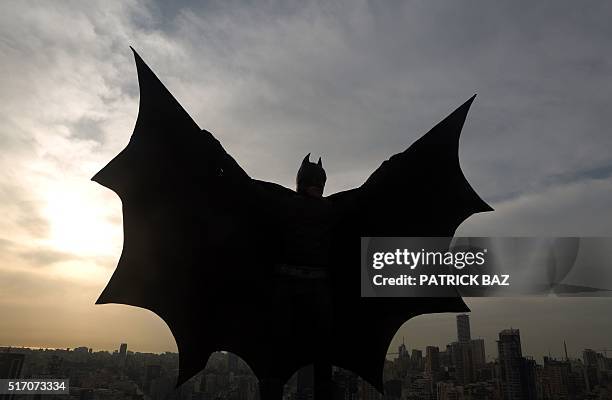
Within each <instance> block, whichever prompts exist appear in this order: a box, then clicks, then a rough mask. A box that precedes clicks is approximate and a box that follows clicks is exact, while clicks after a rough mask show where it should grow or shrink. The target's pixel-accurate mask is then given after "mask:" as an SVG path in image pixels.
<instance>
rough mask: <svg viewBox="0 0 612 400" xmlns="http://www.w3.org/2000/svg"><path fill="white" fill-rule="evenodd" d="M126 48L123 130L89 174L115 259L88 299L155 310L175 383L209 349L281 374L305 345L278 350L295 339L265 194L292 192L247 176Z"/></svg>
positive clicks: (298, 362)
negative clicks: (175, 368)
mask: <svg viewBox="0 0 612 400" xmlns="http://www.w3.org/2000/svg"><path fill="white" fill-rule="evenodd" d="M134 55H135V59H136V66H137V71H138V81H139V86H140V106H139V113H138V119H137V122H136V126H135V128H134V132H133V134H132V137H131V139H130V142H129V144H128V145H127V147H126V148H125V149H124V150H123V151H121V152H120V153H119V154H118V155H117V156H116V157H115V158H114V159H113V160H112V161H111V162H110V163H109V164H108V165H106V166H105V167H104V168H103V169H102V170H101V171H100V172H98V173H97V174H96V175H95V176H94V177H93V180H94V181H96V182H98V183H100V184H101V185H103V186H105V187H107V188H109V189H111V190H113V191H114V192H115V193H116V194H117V195H118V196H119V197H120V199H121V202H122V206H123V227H124V244H123V250H122V254H121V258H120V260H119V263H118V265H117V268H116V270H115V272H114V274H113V275H112V277H111V279H110V281H109V283H108V285H107V286H106V288H105V289H104V291H103V292H102V294H101V295H100V297H99V299H98V300H97V302H96V303H97V304H106V303H120V304H127V305H132V306H137V307H142V308H145V309H148V310H150V311H152V312H154V313H155V314H157V315H158V316H159V317H161V318H162V319H163V320H164V321H165V323H166V324H167V325H168V327H169V328H170V330H171V331H172V334H173V335H174V338H175V340H176V343H177V346H178V350H179V360H180V361H179V377H178V384H181V383H183V382H184V381H186V380H187V379H189V378H190V377H192V376H193V375H195V374H196V373H198V372H199V371H200V370H202V369H203V368H204V367H205V365H206V362H207V360H208V358H209V356H210V354H211V353H212V352H214V351H220V350H225V351H230V352H232V353H235V354H237V355H239V356H240V357H242V358H244V359H245V360H246V361H247V362H248V363H249V365H250V366H251V368H252V369H253V371H254V372H255V373H256V374H257V376H258V377H259V378H260V379H262V378H263V379H266V378H270V377H274V378H277V379H281V380H283V381H284V380H287V379H288V378H289V377H290V376H291V374H292V373H293V372H294V371H295V370H297V369H298V368H299V367H300V366H302V365H304V364H307V363H308V357H309V354H308V353H307V351H308V350H307V349H305V350H303V351H302V350H300V349H296V350H295V351H292V352H289V351H286V348H287V346H288V343H287V342H289V341H290V339H293V340H298V341H299V340H302V339H304V338H299V337H298V338H287V337H284V336H282V332H283V329H281V327H280V326H277V325H278V324H279V322H278V318H277V316H278V313H279V311H278V310H277V309H276V304H275V302H274V298H273V297H272V296H271V295H270V293H271V290H270V289H271V288H270V286H269V285H270V284H271V283H270V279H269V276H268V274H269V272H270V268H271V266H272V265H273V264H274V263H275V257H276V256H277V254H279V253H280V252H279V251H278V249H277V248H275V243H277V242H279V240H275V235H278V233H276V232H277V230H276V229H275V221H276V220H277V219H278V215H277V211H276V210H275V209H274V206H273V205H274V199H276V198H278V197H283V196H286V195H288V194H291V193H293V192H292V191H290V190H289V189H286V188H283V187H281V186H279V185H275V184H272V183H268V182H261V181H255V180H253V179H251V178H250V177H249V176H248V175H247V174H246V173H245V172H244V171H243V170H242V168H240V166H239V165H238V164H237V163H236V162H235V161H234V160H233V159H232V157H230V156H229V155H228V154H227V153H226V152H225V150H224V149H223V147H222V146H221V145H220V144H219V142H218V141H217V140H216V139H215V138H214V137H213V136H212V134H210V133H209V132H207V131H203V130H200V128H199V127H198V126H197V124H196V123H195V122H194V121H193V120H192V119H191V117H190V116H189V115H188V114H187V112H186V111H185V110H184V109H183V107H181V105H180V104H179V103H178V102H177V101H176V99H175V98H174V97H173V96H172V95H171V94H170V92H169V91H168V90H167V89H166V88H165V87H164V85H163V84H162V83H161V82H160V81H159V79H158V78H157V77H156V76H155V74H154V73H153V72H152V71H151V69H149V67H148V66H147V65H146V64H145V63H144V61H143V60H142V59H141V58H140V57H139V56H138V54H136V52H134ZM271 332H272V333H274V332H278V333H279V335H281V336H278V337H276V336H274V335H273V334H271Z"/></svg>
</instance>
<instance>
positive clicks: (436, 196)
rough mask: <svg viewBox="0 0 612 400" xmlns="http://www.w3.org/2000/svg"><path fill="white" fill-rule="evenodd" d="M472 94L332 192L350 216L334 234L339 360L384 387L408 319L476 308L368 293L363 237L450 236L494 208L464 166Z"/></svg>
mask: <svg viewBox="0 0 612 400" xmlns="http://www.w3.org/2000/svg"><path fill="white" fill-rule="evenodd" d="M473 100H474V97H472V98H470V99H469V100H468V101H467V102H466V103H464V104H463V105H462V106H460V107H459V108H458V109H456V110H455V111H454V112H453V113H451V114H450V115H449V116H448V117H446V118H445V119H444V120H442V121H441V122H440V123H439V124H438V125H436V126H435V127H434V128H433V129H431V130H430V131H429V132H428V133H426V134H425V135H424V136H422V137H421V138H420V139H418V140H417V141H416V142H415V143H414V144H413V145H412V146H410V147H409V148H408V149H407V150H405V151H403V152H402V153H399V154H396V155H394V156H392V157H391V158H390V159H389V160H387V161H385V162H383V163H382V165H381V166H380V167H379V168H378V169H377V170H376V171H375V172H374V173H373V174H372V175H371V176H370V177H369V178H368V180H367V181H366V182H365V183H364V184H363V185H362V186H361V187H359V188H356V189H352V190H349V191H345V192H340V193H337V194H334V195H331V196H329V199H330V200H331V201H333V203H334V207H335V208H336V209H337V211H338V213H339V214H340V215H342V217H341V218H340V222H339V223H338V224H337V227H336V231H335V233H334V245H333V255H332V259H333V260H334V262H333V264H332V265H333V266H334V273H333V276H334V278H333V282H334V283H333V289H332V293H333V296H334V329H333V334H334V345H333V346H332V348H333V350H334V354H333V362H334V364H336V365H338V366H341V367H343V368H346V369H349V370H352V371H355V372H356V373H357V374H359V375H360V376H361V377H362V378H364V379H366V380H367V381H369V382H370V383H371V384H373V385H374V386H375V387H376V388H377V389H378V390H380V391H382V385H383V383H382V369H383V365H384V361H385V357H386V353H387V349H388V346H389V343H390V341H391V339H392V338H393V336H394V335H395V333H396V332H397V330H398V329H399V328H400V327H401V325H402V324H403V323H404V322H406V321H407V320H408V319H410V318H412V317H415V316H417V315H421V314H428V313H436V312H464V311H469V309H468V307H467V306H466V305H465V303H464V302H463V300H462V299H461V297H460V296H459V295H457V296H455V297H431V298H423V297H420V298H417V297H415V298H361V297H360V274H359V267H358V266H359V265H360V264H359V258H358V256H357V255H358V254H360V252H359V249H358V247H357V246H359V240H360V237H373V240H376V239H375V237H417V236H418V237H448V238H451V237H452V236H453V235H454V233H455V230H456V229H457V227H458V226H459V224H461V223H462V222H463V221H464V220H465V219H466V218H468V217H469V216H470V215H472V214H475V213H479V212H484V211H491V210H492V208H491V207H490V206H489V205H487V204H486V203H485V202H484V201H483V200H482V199H481V198H480V197H479V196H478V195H477V194H476V192H475V191H474V190H473V189H472V187H471V186H470V185H469V183H468V182H467V180H466V178H465V176H464V175H463V172H462V171H461V167H460V165H459V155H458V150H459V136H460V134H461V129H462V127H463V124H464V121H465V118H466V116H467V112H468V110H469V107H470V105H471V103H472V101H473ZM448 244H450V239H449V243H448Z"/></svg>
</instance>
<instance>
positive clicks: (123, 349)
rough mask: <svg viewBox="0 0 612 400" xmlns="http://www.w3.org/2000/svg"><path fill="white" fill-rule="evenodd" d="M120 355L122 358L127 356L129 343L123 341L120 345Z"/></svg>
mask: <svg viewBox="0 0 612 400" xmlns="http://www.w3.org/2000/svg"><path fill="white" fill-rule="evenodd" d="M119 355H120V356H121V358H125V356H127V343H121V345H119Z"/></svg>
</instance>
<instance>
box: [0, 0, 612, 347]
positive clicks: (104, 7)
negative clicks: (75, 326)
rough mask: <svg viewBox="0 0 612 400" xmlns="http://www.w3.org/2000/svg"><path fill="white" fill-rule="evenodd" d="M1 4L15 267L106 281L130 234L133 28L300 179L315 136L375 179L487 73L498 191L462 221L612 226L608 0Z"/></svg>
mask: <svg viewBox="0 0 612 400" xmlns="http://www.w3.org/2000/svg"><path fill="white" fill-rule="evenodd" d="M0 8H1V9H0V37H1V38H2V39H0V57H2V65H1V66H0V71H2V74H0V86H1V87H2V90H1V91H0V146H1V147H0V149H1V150H2V152H1V153H0V154H1V156H0V169H1V170H2V171H3V174H1V175H0V193H1V195H2V197H1V198H2V202H0V212H1V213H2V215H3V216H5V217H3V219H2V220H0V240H3V241H2V242H0V247H1V248H2V252H3V254H2V255H1V256H2V260H3V264H2V266H1V267H0V271H4V272H7V273H8V271H16V270H18V271H19V273H20V274H23V275H22V277H21V278H20V279H24V280H27V279H30V280H31V281H32V282H33V284H34V281H35V280H36V279H39V275H37V274H45V275H44V276H45V277H46V278H49V279H51V278H57V277H59V279H57V280H54V281H53V282H55V283H54V287H56V288H57V289H58V290H62V292H63V293H64V292H65V293H69V292H70V290H68V287H70V288H72V289H71V290H74V288H75V287H78V288H80V289H82V288H85V290H86V293H87V296H88V297H87V298H88V299H93V298H95V297H96V294H97V292H96V290H99V289H100V288H101V287H103V285H104V283H105V280H107V279H108V278H109V277H110V274H111V273H112V268H113V265H114V263H115V262H116V259H117V258H118V256H119V254H120V252H121V242H122V229H121V208H120V203H119V200H118V199H117V198H116V196H114V194H112V193H110V192H109V191H108V190H106V189H104V188H101V187H99V186H98V185H96V184H94V183H92V182H90V181H89V179H90V177H91V176H93V175H94V173H95V172H97V171H98V170H99V169H100V168H101V167H102V166H104V165H105V164H106V163H107V162H108V161H109V160H110V159H111V158H112V157H113V156H114V155H115V154H117V153H118V152H119V151H120V150H121V149H122V148H123V147H124V146H125V144H126V143H127V141H128V140H129V136H130V134H131V131H132V128H133V126H134V123H135V120H136V116H137V110H138V87H137V80H136V71H135V66H134V63H133V59H132V55H131V52H130V50H129V48H128V46H129V45H132V46H134V47H135V48H136V49H137V50H138V51H139V53H140V55H141V56H142V57H143V58H144V59H145V61H146V62H147V63H148V64H149V65H150V66H151V67H152V68H153V70H154V71H155V72H156V73H157V74H158V76H159V77H160V79H161V80H162V81H163V82H164V83H165V84H166V85H167V87H168V88H169V89H170V90H171V92H172V93H173V94H174V95H175V96H176V97H177V99H178V100H179V101H180V102H181V103H182V104H183V106H184V107H185V108H186V109H187V110H188V111H189V112H190V113H191V114H192V116H193V117H194V119H195V120H196V121H197V122H198V123H199V124H200V126H201V127H203V128H206V129H209V130H211V131H213V132H214V134H215V135H216V136H217V137H218V138H219V139H220V140H221V142H222V143H223V145H224V146H225V147H226V149H228V151H229V152H230V153H231V154H232V155H234V156H235V158H236V159H237V160H238V161H239V163H240V164H241V165H242V166H243V167H245V169H246V170H247V171H248V172H249V173H250V174H251V175H252V176H254V177H256V178H259V179H266V180H271V181H275V182H278V183H281V184H284V185H287V186H292V184H293V181H294V176H295V173H296V171H297V168H298V165H299V162H300V160H301V159H302V158H303V156H304V155H305V154H306V153H308V152H312V153H313V156H319V155H322V156H323V159H324V162H325V166H326V169H327V171H328V178H329V179H328V187H329V190H328V192H329V193H331V192H334V191H336V190H342V189H346V188H350V187H354V186H357V185H359V184H361V183H362V182H363V181H364V180H365V179H366V178H367V176H368V175H369V174H370V173H371V172H372V171H373V170H374V169H375V168H376V167H377V166H378V165H379V164H380V163H381V162H382V161H383V160H385V159H386V158H388V157H389V156H390V155H392V154H394V153H396V152H398V151H401V150H403V149H404V148H406V147H407V146H408V145H410V144H411V143H412V142H413V141H414V140H415V139H417V138H418V137H419V136H420V135H422V134H423V133H425V132H426V131H427V130H429V129H430V128H431V127H432V126H433V125H435V124H436V123H437V122H438V121H440V120H441V119H442V118H443V117H445V116H446V115H447V114H448V113H449V112H450V111H452V110H453V109H454V108H455V107H457V106H458V105H460V104H461V103H463V101H465V100H466V99H467V98H468V97H470V96H471V95H472V94H474V93H478V97H477V100H476V102H475V103H474V105H473V107H472V110H471V112H470V115H469V116H468V120H467V123H466V125H465V127H464V133H463V136H462V142H461V149H460V155H461V162H462V166H463V168H464V171H465V173H466V176H467V177H468V178H469V180H470V182H472V184H473V186H474V187H475V188H476V189H477V191H478V192H479V193H480V194H482V197H483V198H484V199H486V200H489V201H491V202H493V203H494V206H495V208H496V210H497V211H496V212H495V213H490V214H487V215H479V216H475V217H473V218H471V219H470V220H469V221H467V222H466V223H465V224H464V226H463V227H462V232H466V233H470V232H471V233H485V232H488V233H495V234H501V235H508V234H544V235H550V234H568V235H571V234H608V232H609V229H610V226H612V225H611V222H612V221H611V220H610V218H608V217H607V216H608V215H610V213H609V204H610V200H612V193H611V192H610V190H609V189H608V188H609V187H610V183H611V182H610V167H609V166H610V165H612V159H611V156H610V148H612V136H610V135H609V131H610V129H609V122H608V114H609V106H610V100H609V93H610V92H611V89H612V79H610V78H612V76H611V74H612V68H610V66H611V63H612V58H611V57H610V55H609V54H610V53H609V51H608V50H609V49H608V47H609V37H610V34H611V33H612V32H611V31H610V30H611V28H610V25H609V21H608V18H607V16H608V15H610V11H612V10H611V8H612V5H610V4H609V3H608V2H604V1H598V2H594V3H591V4H590V5H589V7H588V8H585V7H581V6H580V5H579V4H576V3H575V2H571V1H559V2H554V3H552V2H551V3H538V4H533V3H530V2H520V1H519V2H514V1H506V2H501V3H500V2H495V3H482V2H476V1H471V0H468V1H462V2H451V3H448V2H445V3H431V2H403V3H402V2H399V3H388V2H385V3H375V2H368V1H348V0H347V1H338V2H333V3H326V2H318V1H299V2H298V1H294V2H276V1H269V2H257V3H249V2H242V3H240V2H216V1H212V2H205V3H201V2H172V3H169V2H152V1H144V0H142V1H140V0H129V1H113V0H111V1H94V2H86V3H85V2H78V1H67V2H61V3H48V2H42V3H41V2H29V1H23V2H10V3H3V4H2V5H1V6H0ZM398 184H403V183H402V182H398ZM27 271H30V273H31V275H30V277H29V278H27V277H28V275H27ZM70 274H74V276H75V277H78V279H77V278H75V279H73V280H70V279H68V278H69V276H70ZM88 276H89V277H90V278H91V279H97V280H99V282H98V286H97V287H94V286H95V285H92V282H91V279H89V280H88V279H86V278H87V277H88ZM92 277H93V278H92ZM68 281H70V283H67V282H68ZM2 285H3V286H2V287H0V292H1V291H2V290H4V287H5V286H4V285H6V284H5V283H3V284H2ZM68 285H72V286H68ZM11 293H13V292H11ZM15 293H17V292H15ZM67 296H69V295H68V294H67ZM75 296H76V295H75ZM74 299H75V301H77V299H76V297H74ZM78 301H82V298H79V299H78ZM65 304H66V307H69V304H70V302H69V301H66V302H65ZM6 310H8V308H7V306H6V305H2V304H0V311H1V312H2V313H3V315H4V313H5V312H6ZM11 312H13V311H11ZM32 312H33V311H32ZM32 315H33V314H32ZM121 318H123V317H121ZM126 321H127V320H126ZM3 330H4V329H0V331H3ZM58 332H59V331H58ZM57 336H58V337H59V336H61V335H60V334H59V333H58V335H57ZM137 340H138V339H135V341H137Z"/></svg>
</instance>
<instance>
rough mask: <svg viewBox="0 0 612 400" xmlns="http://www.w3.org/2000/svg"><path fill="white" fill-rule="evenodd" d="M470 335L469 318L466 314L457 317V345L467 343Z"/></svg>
mask: <svg viewBox="0 0 612 400" xmlns="http://www.w3.org/2000/svg"><path fill="white" fill-rule="evenodd" d="M471 338H472V337H471V334H470V316H469V315H467V314H459V315H457V341H458V342H459V343H469V342H470V339H471Z"/></svg>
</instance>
